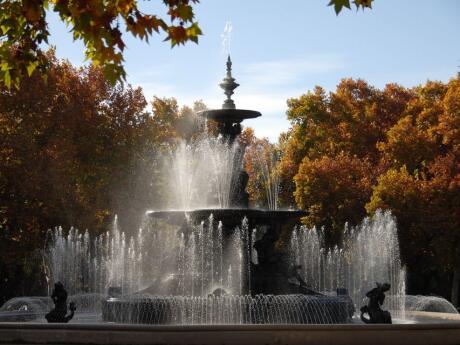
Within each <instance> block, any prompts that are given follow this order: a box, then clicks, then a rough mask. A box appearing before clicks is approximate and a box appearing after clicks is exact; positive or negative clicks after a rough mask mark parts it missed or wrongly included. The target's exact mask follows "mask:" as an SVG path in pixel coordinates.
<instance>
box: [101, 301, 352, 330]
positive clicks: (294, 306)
mask: <svg viewBox="0 0 460 345" xmlns="http://www.w3.org/2000/svg"><path fill="white" fill-rule="evenodd" d="M110 307H111V308H109V307H108V306H107V307H106V308H103V319H104V320H106V321H112V322H122V323H146V324H173V325H174V324H178V325H203V324H205V325H222V324H233V325H235V324H332V323H346V322H349V318H350V309H349V307H350V301H349V300H347V299H345V298H344V299H341V298H337V297H334V298H332V297H329V296H320V297H317V296H315V297H312V296H306V295H256V296H249V295H243V296H234V295H223V296H215V295H208V296H195V297H193V296H162V297H159V296H155V297H153V296H137V297H133V298H130V299H127V300H123V301H113V302H111V303H110Z"/></svg>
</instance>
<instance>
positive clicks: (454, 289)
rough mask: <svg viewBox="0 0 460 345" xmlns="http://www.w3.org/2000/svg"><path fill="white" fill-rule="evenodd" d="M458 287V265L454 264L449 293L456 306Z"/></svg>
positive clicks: (459, 272) (459, 283)
mask: <svg viewBox="0 0 460 345" xmlns="http://www.w3.org/2000/svg"><path fill="white" fill-rule="evenodd" d="M459 287H460V266H456V267H455V268H454V276H453V277H452V293H451V301H452V304H453V305H454V306H455V307H456V308H458V307H459V305H458V292H459V291H458V290H459Z"/></svg>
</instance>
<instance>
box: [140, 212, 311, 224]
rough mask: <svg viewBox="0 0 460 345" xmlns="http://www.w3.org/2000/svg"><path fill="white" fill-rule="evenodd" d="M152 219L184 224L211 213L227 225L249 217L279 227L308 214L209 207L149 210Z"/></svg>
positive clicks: (206, 217) (203, 218)
mask: <svg viewBox="0 0 460 345" xmlns="http://www.w3.org/2000/svg"><path fill="white" fill-rule="evenodd" d="M147 214H148V216H149V217H150V218H152V219H162V220H165V221H166V222H168V223H171V224H176V225H182V224H183V223H184V221H185V220H186V219H192V220H193V221H203V220H207V219H208V218H209V216H210V215H213V217H214V219H215V220H217V221H221V222H222V223H223V224H224V225H225V226H226V227H228V228H233V227H234V226H239V225H241V220H242V219H243V218H247V219H248V220H249V222H250V224H257V225H259V226H266V225H268V226H272V227H277V226H280V225H287V224H289V225H291V224H295V223H298V222H299V220H300V218H302V217H304V216H306V215H307V214H308V213H307V212H306V211H299V210H260V209H251V208H226V209H223V208H209V209H207V208H206V209H196V210H174V211H148V212H147Z"/></svg>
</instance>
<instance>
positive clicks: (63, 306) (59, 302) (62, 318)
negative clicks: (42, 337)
mask: <svg viewBox="0 0 460 345" xmlns="http://www.w3.org/2000/svg"><path fill="white" fill-rule="evenodd" d="M51 299H52V300H53V303H54V309H53V310H51V311H50V312H49V313H48V314H46V315H45V318H46V320H47V321H48V322H50V323H67V322H69V321H70V320H71V319H72V318H73V316H74V314H75V310H76V309H77V308H76V307H75V303H73V302H70V304H69V309H70V314H69V315H66V314H67V291H66V290H65V289H64V285H62V283H61V282H57V283H56V284H54V290H53V293H52V295H51Z"/></svg>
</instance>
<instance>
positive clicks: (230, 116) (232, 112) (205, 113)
mask: <svg viewBox="0 0 460 345" xmlns="http://www.w3.org/2000/svg"><path fill="white" fill-rule="evenodd" d="M197 114H198V115H199V116H202V117H205V118H207V119H211V120H215V121H218V122H230V123H235V122H238V123H239V122H242V121H243V120H246V119H254V118H257V117H260V116H262V114H261V113H260V112H259V111H256V110H247V109H210V110H202V111H199V112H198V113H197Z"/></svg>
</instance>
